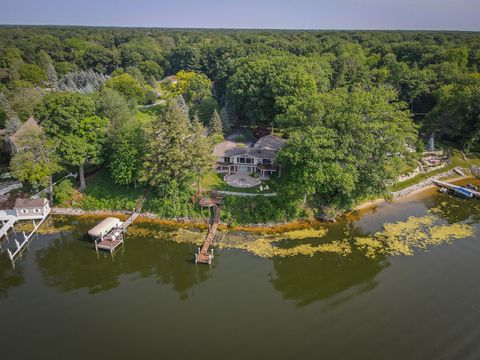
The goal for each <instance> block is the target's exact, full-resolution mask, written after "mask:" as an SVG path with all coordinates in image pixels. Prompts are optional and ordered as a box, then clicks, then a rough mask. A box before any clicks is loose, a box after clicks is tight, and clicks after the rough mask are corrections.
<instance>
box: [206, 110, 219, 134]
mask: <svg viewBox="0 0 480 360" xmlns="http://www.w3.org/2000/svg"><path fill="white" fill-rule="evenodd" d="M208 133H209V135H213V136H215V135H221V136H223V130H222V121H221V120H220V115H218V112H217V110H214V111H213V114H212V120H211V121H210V126H209V129H208Z"/></svg>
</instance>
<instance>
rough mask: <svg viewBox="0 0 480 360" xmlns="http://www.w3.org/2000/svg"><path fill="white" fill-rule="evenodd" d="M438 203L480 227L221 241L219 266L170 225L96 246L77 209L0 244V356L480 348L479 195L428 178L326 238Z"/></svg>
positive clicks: (385, 354)
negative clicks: (383, 241)
mask: <svg viewBox="0 0 480 360" xmlns="http://www.w3.org/2000/svg"><path fill="white" fill-rule="evenodd" d="M439 205H442V206H443V207H444V208H447V210H448V211H445V212H444V213H443V214H441V215H439V216H440V217H441V221H443V222H444V223H450V224H451V223H465V224H470V225H471V226H473V228H474V230H475V236H473V237H469V238H466V239H461V240H455V241H453V242H452V243H451V244H444V245H440V246H435V247H431V248H428V249H427V250H418V251H415V253H414V255H413V256H384V257H382V258H380V259H375V260H372V259H369V258H367V257H365V256H362V255H361V254H357V253H353V254H351V255H349V256H339V255H335V254H328V253H320V254H316V255H314V256H313V257H308V256H303V255H300V256H292V257H286V258H274V259H264V258H260V257H257V256H254V255H252V254H250V253H248V252H245V251H241V250H235V249H223V250H218V251H217V253H216V257H215V260H214V265H213V266H212V267H208V266H206V265H203V264H202V265H201V264H199V265H195V264H193V263H192V256H193V252H194V249H195V246H194V245H191V244H179V243H176V242H173V241H169V240H168V239H169V234H168V232H166V233H165V236H164V239H152V238H149V237H147V236H146V237H140V236H133V235H127V240H126V246H125V251H124V252H123V253H118V254H116V256H115V257H113V258H112V257H111V256H110V255H107V254H104V253H102V254H101V255H100V256H97V254H96V252H95V251H94V250H92V248H91V243H90V242H89V241H88V239H87V238H86V237H85V233H86V231H87V230H88V229H89V228H91V227H92V226H93V225H94V224H95V223H96V222H98V220H93V219H89V220H85V219H82V220H79V219H78V218H73V217H72V218H68V222H69V225H73V228H71V229H69V230H68V231H58V232H55V233H52V234H47V235H39V236H38V237H37V238H36V239H34V240H33V242H32V243H31V245H30V250H29V251H27V252H26V253H25V254H24V256H23V258H22V259H20V260H19V261H18V262H17V266H16V268H15V269H12V268H11V265H10V263H9V261H8V260H7V258H6V255H5V254H0V326H1V330H0V331H1V335H2V336H1V337H2V351H1V354H2V359H13V358H16V359H27V358H29V359H96V358H108V359H160V358H163V359H172V358H174V357H175V358H177V359H190V358H196V359H241V358H251V359H320V358H322V359H479V358H480V261H479V259H480V225H479V220H480V210H479V209H480V201H469V200H462V199H457V198H452V197H451V196H448V195H443V194H439V193H437V192H433V191H431V192H428V193H424V194H422V195H421V196H416V197H415V198H414V199H409V200H408V201H403V202H398V203H394V204H385V205H381V206H380V207H379V208H377V209H376V210H368V211H365V212H362V213H361V214H357V215H353V216H350V217H348V218H346V219H343V220H341V221H340V222H338V223H336V224H332V225H328V235H327V237H329V238H331V239H335V238H344V237H345V235H344V234H345V233H357V234H371V233H374V232H376V231H380V230H381V229H382V227H383V224H384V223H391V222H396V221H405V220H406V219H407V218H408V217H409V216H425V215H428V214H429V212H428V210H429V209H430V208H435V207H438V206H439ZM52 220H53V221H54V224H55V226H56V227H57V228H58V229H59V230H61V229H62V225H64V224H65V219H58V218H53V219H52ZM150 226H153V225H150ZM155 226H157V225H155ZM157 229H158V231H159V232H161V231H164V229H162V227H161V226H157Z"/></svg>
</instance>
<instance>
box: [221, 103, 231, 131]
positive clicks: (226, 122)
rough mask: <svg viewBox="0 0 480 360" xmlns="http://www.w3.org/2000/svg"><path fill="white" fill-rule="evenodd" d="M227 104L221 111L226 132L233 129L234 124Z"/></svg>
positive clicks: (223, 127)
mask: <svg viewBox="0 0 480 360" xmlns="http://www.w3.org/2000/svg"><path fill="white" fill-rule="evenodd" d="M227 106H228V105H227V104H225V106H224V107H223V108H222V110H221V111H220V120H221V121H222V129H223V132H224V133H225V134H227V133H229V132H230V131H231V130H232V124H231V121H230V115H229V114H228V109H227Z"/></svg>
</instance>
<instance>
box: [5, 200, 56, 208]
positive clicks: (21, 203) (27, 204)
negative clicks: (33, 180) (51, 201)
mask: <svg viewBox="0 0 480 360" xmlns="http://www.w3.org/2000/svg"><path fill="white" fill-rule="evenodd" d="M47 203H48V200H47V199H44V198H36V199H16V200H15V206H14V207H13V208H14V209H38V208H42V207H44V206H45V204H47Z"/></svg>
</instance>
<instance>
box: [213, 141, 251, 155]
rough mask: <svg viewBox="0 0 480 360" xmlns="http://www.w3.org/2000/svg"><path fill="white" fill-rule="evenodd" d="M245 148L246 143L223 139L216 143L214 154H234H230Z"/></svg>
mask: <svg viewBox="0 0 480 360" xmlns="http://www.w3.org/2000/svg"><path fill="white" fill-rule="evenodd" d="M245 149H246V146H245V145H244V144H241V143H236V142H233V141H223V142H221V143H219V144H217V145H215V147H214V148H213V155H214V156H234V155H230V154H231V153H233V152H235V151H239V150H241V151H244V150H245ZM232 151H233V152H232ZM227 153H228V155H227Z"/></svg>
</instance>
